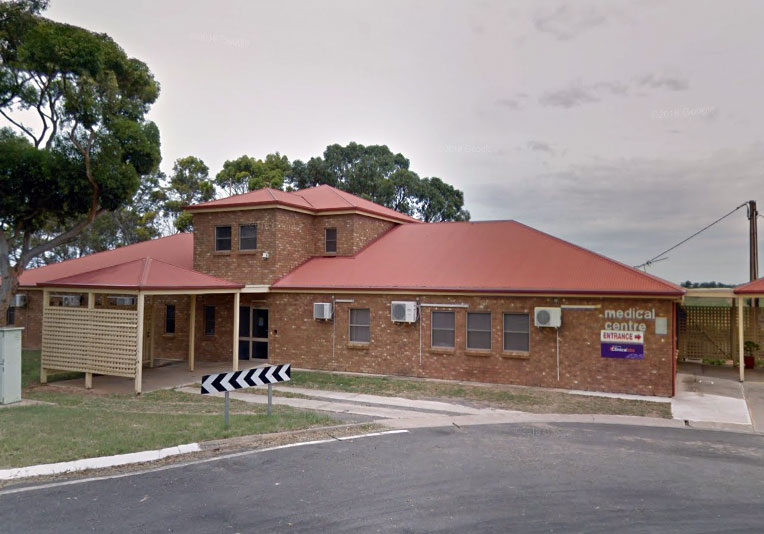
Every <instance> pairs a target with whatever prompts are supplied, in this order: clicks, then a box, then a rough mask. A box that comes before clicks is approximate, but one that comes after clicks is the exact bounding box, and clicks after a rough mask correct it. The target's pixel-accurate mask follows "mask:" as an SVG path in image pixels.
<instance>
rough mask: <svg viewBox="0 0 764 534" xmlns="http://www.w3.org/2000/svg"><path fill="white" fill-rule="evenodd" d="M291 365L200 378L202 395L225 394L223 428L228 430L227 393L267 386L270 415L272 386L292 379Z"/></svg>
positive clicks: (271, 366) (257, 368)
mask: <svg viewBox="0 0 764 534" xmlns="http://www.w3.org/2000/svg"><path fill="white" fill-rule="evenodd" d="M291 369H292V368H291V364H289V363H282V364H281V365H269V366H267V367H255V368H254V369H247V370H246V371H231V372H230V373H216V374H214V375H204V376H203V377H202V395H206V394H209V393H225V427H226V428H228V403H229V401H228V393H229V392H230V391H234V390H236V389H242V388H252V387H255V386H268V415H271V406H272V404H273V384H276V383H277V382H287V381H289V380H291V379H292V370H291Z"/></svg>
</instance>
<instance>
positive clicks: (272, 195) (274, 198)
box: [265, 187, 278, 202]
mask: <svg viewBox="0 0 764 534" xmlns="http://www.w3.org/2000/svg"><path fill="white" fill-rule="evenodd" d="M265 190H266V191H267V192H268V194H269V195H270V196H271V198H272V199H273V201H274V202H278V200H276V195H274V194H273V191H271V188H270V187H266V188H265Z"/></svg>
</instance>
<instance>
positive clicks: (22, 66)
mask: <svg viewBox="0 0 764 534" xmlns="http://www.w3.org/2000/svg"><path fill="white" fill-rule="evenodd" d="M45 7H47V2H46V1H44V0H42V1H40V0H16V1H10V2H3V3H2V4H0V119H1V120H3V121H4V122H5V127H4V128H2V130H0V277H2V280H1V282H0V313H1V314H2V315H0V321H5V317H6V312H7V309H8V305H9V302H10V297H11V295H12V294H13V293H14V292H15V290H16V288H17V287H18V277H19V275H21V273H22V272H23V271H24V269H25V268H26V266H27V265H29V263H30V262H31V261H32V260H33V259H35V258H39V257H41V256H43V255H44V254H45V253H46V252H48V251H50V250H52V249H54V248H55V247H58V246H60V245H63V244H65V243H67V242H69V241H71V240H72V239H73V238H75V237H76V236H78V235H79V234H80V233H81V232H82V231H83V230H85V229H86V228H87V227H89V226H90V225H91V224H92V223H93V221H95V220H96V218H98V217H99V216H100V215H101V214H103V213H106V212H111V211H115V210H117V209H119V208H120V207H121V206H123V205H125V204H126V203H128V202H129V201H130V199H131V198H132V197H133V195H134V194H135V192H136V191H137V190H138V188H139V186H140V184H141V181H142V179H143V178H144V177H145V176H147V175H149V174H150V173H152V172H153V171H155V170H156V168H157V166H158V164H159V160H160V152H159V131H158V129H157V127H156V125H154V123H152V122H150V121H147V120H146V118H145V116H146V113H147V112H148V110H149V106H150V105H151V104H152V103H153V102H154V101H155V100H156V98H157V97H158V95H159V85H158V83H157V82H156V81H155V80H154V77H153V75H152V74H151V71H150V70H149V69H148V67H147V66H146V65H145V64H144V63H143V62H141V61H139V60H137V59H133V58H130V57H128V56H127V55H126V54H125V52H124V51H123V50H122V49H121V48H120V47H119V46H118V45H117V44H116V43H115V42H114V41H113V40H112V39H111V38H110V37H109V36H108V35H105V34H98V33H94V32H91V31H89V30H86V29H84V28H79V27H76V26H71V25H68V24H63V23H59V22H55V21H52V20H49V19H46V18H44V17H42V16H40V12H41V11H42V10H43V9H44V8H45ZM51 228H54V229H55V231H54V232H52V233H51V232H50V229H51ZM41 235H42V236H43V238H41V237H40V236H41Z"/></svg>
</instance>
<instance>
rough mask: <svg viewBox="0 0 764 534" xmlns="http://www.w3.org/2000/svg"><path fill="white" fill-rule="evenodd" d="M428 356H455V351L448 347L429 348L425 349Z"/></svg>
mask: <svg viewBox="0 0 764 534" xmlns="http://www.w3.org/2000/svg"><path fill="white" fill-rule="evenodd" d="M427 352H429V353H430V354H456V349H449V348H448V347H430V348H429V349H427Z"/></svg>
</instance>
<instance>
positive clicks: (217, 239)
mask: <svg viewBox="0 0 764 534" xmlns="http://www.w3.org/2000/svg"><path fill="white" fill-rule="evenodd" d="M221 228H228V232H229V233H230V235H229V236H228V238H227V239H228V248H220V247H219V243H220V240H221V239H223V240H225V239H226V238H224V237H223V238H221V237H218V230H220V229H221ZM232 249H233V226H231V225H230V224H221V225H217V226H215V252H231V250H232Z"/></svg>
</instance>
